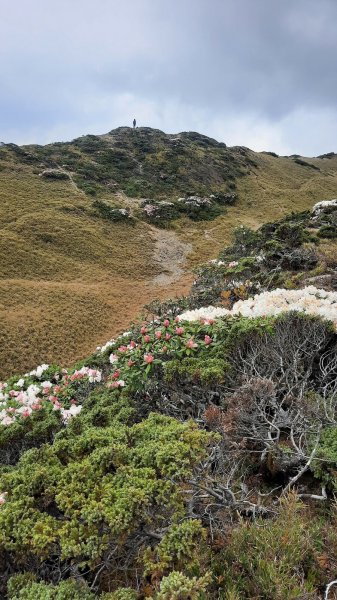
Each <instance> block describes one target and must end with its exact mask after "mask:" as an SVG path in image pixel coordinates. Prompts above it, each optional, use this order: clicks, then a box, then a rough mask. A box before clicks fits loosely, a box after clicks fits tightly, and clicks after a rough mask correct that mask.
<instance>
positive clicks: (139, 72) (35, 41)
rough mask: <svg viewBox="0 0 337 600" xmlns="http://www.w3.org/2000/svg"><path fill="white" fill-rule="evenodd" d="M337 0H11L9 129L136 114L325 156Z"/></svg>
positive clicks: (29, 135)
mask: <svg viewBox="0 0 337 600" xmlns="http://www.w3.org/2000/svg"><path fill="white" fill-rule="evenodd" d="M336 22H337V3H336V1H335V0H320V2H317V1H316V0H295V1H294V0H282V2H280V1H279V0H254V1H253V0H171V2H167V0H123V2H120V0H68V1H66V0H48V2H45V0H0V75H1V94H0V139H1V140H3V141H14V142H16V143H29V142H39V143H45V142H48V141H56V140H58V139H71V138H72V137H74V136H76V135H81V134H84V133H88V132H91V133H98V132H104V131H107V130H109V129H112V128H113V127H116V126H118V125H121V124H128V123H131V120H132V119H133V116H134V115H136V116H137V119H138V122H139V123H140V124H145V125H150V126H153V127H159V128H161V129H163V130H164V131H171V132H174V131H178V130H190V129H195V130H198V131H200V132H202V133H206V134H209V135H212V136H213V137H216V138H218V139H221V140H224V141H226V142H227V143H229V144H244V145H248V146H251V147H253V148H254V149H259V150H261V149H273V150H275V151H278V152H284V153H287V152H300V153H302V154H306V155H310V154H318V153H320V152H325V151H330V150H333V149H336V148H335V139H336V133H337V125H336V123H337V119H336V117H337V108H336V101H335V98H336V95H337V78H336V77H335V72H336V62H337V60H336V59H337V36H336V34H335V27H336Z"/></svg>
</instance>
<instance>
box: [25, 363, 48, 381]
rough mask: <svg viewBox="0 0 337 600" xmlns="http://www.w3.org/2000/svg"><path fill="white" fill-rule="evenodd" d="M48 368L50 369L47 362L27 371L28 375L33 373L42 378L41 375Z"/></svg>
mask: <svg viewBox="0 0 337 600" xmlns="http://www.w3.org/2000/svg"><path fill="white" fill-rule="evenodd" d="M47 369H49V365H46V364H43V365H39V366H38V367H36V369H33V371H30V372H29V373H26V375H32V376H35V377H38V379H40V377H41V376H42V375H43V373H44V371H47Z"/></svg>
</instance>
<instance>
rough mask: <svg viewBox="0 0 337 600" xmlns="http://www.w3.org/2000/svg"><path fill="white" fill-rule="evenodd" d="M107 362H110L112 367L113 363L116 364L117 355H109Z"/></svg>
mask: <svg viewBox="0 0 337 600" xmlns="http://www.w3.org/2000/svg"><path fill="white" fill-rule="evenodd" d="M109 361H110V362H111V364H112V365H113V364H114V363H116V362H117V361H118V356H117V354H114V353H112V354H110V356H109Z"/></svg>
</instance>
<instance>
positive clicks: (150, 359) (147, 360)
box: [144, 354, 154, 365]
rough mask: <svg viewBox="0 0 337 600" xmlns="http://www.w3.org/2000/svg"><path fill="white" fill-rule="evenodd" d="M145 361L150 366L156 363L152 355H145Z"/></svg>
mask: <svg viewBox="0 0 337 600" xmlns="http://www.w3.org/2000/svg"><path fill="white" fill-rule="evenodd" d="M144 360H145V362H146V363H147V364H148V365H149V364H151V363H152V362H153V361H154V356H153V355H152V354H144Z"/></svg>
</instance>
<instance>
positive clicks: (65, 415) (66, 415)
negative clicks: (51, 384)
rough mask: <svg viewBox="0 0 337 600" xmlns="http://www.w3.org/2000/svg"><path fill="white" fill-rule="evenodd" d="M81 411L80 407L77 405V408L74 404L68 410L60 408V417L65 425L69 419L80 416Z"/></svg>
mask: <svg viewBox="0 0 337 600" xmlns="http://www.w3.org/2000/svg"><path fill="white" fill-rule="evenodd" d="M81 410H82V405H81V404H79V405H78V406H76V404H72V405H71V407H70V408H68V409H67V408H61V409H60V412H61V415H62V420H63V422H64V423H65V424H67V423H68V422H69V421H70V419H72V418H73V417H76V416H77V415H79V414H80V412H81Z"/></svg>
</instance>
